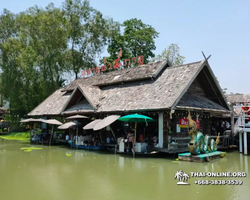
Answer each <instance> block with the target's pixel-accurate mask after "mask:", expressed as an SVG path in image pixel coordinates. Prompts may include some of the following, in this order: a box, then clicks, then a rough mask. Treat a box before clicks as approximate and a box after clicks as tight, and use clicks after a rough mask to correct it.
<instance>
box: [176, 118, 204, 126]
mask: <svg viewBox="0 0 250 200" xmlns="http://www.w3.org/2000/svg"><path fill="white" fill-rule="evenodd" d="M196 125H197V128H198V129H199V128H200V121H199V120H198V121H196ZM179 126H180V127H181V128H188V119H184V118H180V119H179Z"/></svg>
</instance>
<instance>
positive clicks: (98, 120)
mask: <svg viewBox="0 0 250 200" xmlns="http://www.w3.org/2000/svg"><path fill="white" fill-rule="evenodd" d="M100 121H102V120H101V119H96V120H94V121H92V122H90V123H88V124H87V125H86V126H84V127H83V129H84V130H88V129H93V128H94V127H95V125H96V124H98V123H99V122H100Z"/></svg>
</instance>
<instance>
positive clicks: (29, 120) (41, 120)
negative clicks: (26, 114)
mask: <svg viewBox="0 0 250 200" xmlns="http://www.w3.org/2000/svg"><path fill="white" fill-rule="evenodd" d="M20 122H22V123H27V122H44V119H41V118H40V119H34V118H28V119H23V120H21V121H20ZM30 135H31V126H30Z"/></svg>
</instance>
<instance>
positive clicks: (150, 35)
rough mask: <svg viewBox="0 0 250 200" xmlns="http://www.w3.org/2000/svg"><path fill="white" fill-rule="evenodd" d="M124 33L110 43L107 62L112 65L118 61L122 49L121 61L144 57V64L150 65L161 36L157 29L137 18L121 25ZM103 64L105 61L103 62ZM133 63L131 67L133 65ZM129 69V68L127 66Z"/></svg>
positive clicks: (114, 37) (117, 34) (114, 36)
mask: <svg viewBox="0 0 250 200" xmlns="http://www.w3.org/2000/svg"><path fill="white" fill-rule="evenodd" d="M121 27H123V28H124V32H123V33H121V32H118V33H116V34H115V35H113V37H112V38H111V40H110V41H109V45H108V53H109V54H110V56H109V57H107V62H109V63H112V62H113V61H114V60H116V59H117V55H118V52H119V50H120V49H122V56H121V58H120V59H121V60H123V61H124V59H132V57H138V56H140V55H143V57H144V63H148V61H149V59H150V58H152V57H154V56H155V55H154V53H153V50H155V49H156V46H155V41H154V39H156V38H157V37H158V35H159V33H158V32H156V31H155V29H154V28H153V27H152V26H150V25H147V24H144V23H143V22H142V21H141V20H138V19H136V18H134V19H130V20H127V21H125V22H123V24H121ZM101 62H102V63H103V59H102V60H101ZM132 63H133V62H132V61H131V65H132ZM126 67H128V66H126Z"/></svg>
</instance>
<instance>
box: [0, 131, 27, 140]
mask: <svg viewBox="0 0 250 200" xmlns="http://www.w3.org/2000/svg"><path fill="white" fill-rule="evenodd" d="M0 138H3V139H6V140H29V139H30V131H27V132H12V133H9V134H8V135H3V136H0Z"/></svg>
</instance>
